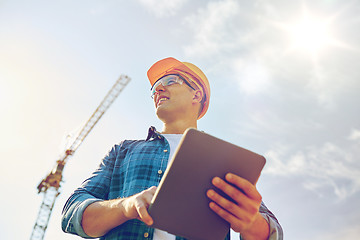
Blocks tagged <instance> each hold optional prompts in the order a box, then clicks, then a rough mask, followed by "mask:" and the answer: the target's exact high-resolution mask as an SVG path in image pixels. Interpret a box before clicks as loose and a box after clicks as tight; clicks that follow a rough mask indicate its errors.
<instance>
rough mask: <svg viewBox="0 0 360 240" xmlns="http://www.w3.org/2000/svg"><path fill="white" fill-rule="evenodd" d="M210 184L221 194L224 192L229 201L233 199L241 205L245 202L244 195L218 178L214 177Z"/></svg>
mask: <svg viewBox="0 0 360 240" xmlns="http://www.w3.org/2000/svg"><path fill="white" fill-rule="evenodd" d="M212 184H213V185H214V186H215V187H216V188H218V189H220V190H221V191H222V192H224V193H225V194H226V195H228V196H229V197H230V198H231V199H233V200H234V201H235V202H237V203H242V202H244V201H245V200H246V198H247V197H246V195H245V194H244V193H243V192H242V190H241V189H238V188H236V187H234V186H232V185H230V184H229V183H228V182H225V181H224V180H222V179H221V178H219V177H215V178H214V179H213V180H212Z"/></svg>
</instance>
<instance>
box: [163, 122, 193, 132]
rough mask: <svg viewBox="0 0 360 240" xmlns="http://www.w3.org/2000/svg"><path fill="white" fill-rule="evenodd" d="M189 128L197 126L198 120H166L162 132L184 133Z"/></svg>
mask: <svg viewBox="0 0 360 240" xmlns="http://www.w3.org/2000/svg"><path fill="white" fill-rule="evenodd" d="M188 128H197V121H196V120H195V121H184V120H178V121H175V122H171V123H166V122H164V127H163V130H162V132H161V133H163V134H183V133H184V132H185V130H186V129H188Z"/></svg>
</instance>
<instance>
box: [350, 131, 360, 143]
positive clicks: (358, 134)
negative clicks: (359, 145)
mask: <svg viewBox="0 0 360 240" xmlns="http://www.w3.org/2000/svg"><path fill="white" fill-rule="evenodd" d="M348 139H350V140H353V141H357V140H360V130H358V129H353V130H352V131H351V134H350V136H349V137H348Z"/></svg>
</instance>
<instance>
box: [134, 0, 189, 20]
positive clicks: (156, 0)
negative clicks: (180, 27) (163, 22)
mask: <svg viewBox="0 0 360 240" xmlns="http://www.w3.org/2000/svg"><path fill="white" fill-rule="evenodd" d="M187 1H188V0H171V1H169V0H139V2H140V3H141V4H142V5H143V6H144V7H146V8H147V9H148V11H149V12H150V13H152V14H154V15H155V16H156V17H159V18H162V17H169V16H174V15H175V14H176V13H177V12H178V11H179V10H180V8H181V7H182V6H183V5H184V3H186V2H187Z"/></svg>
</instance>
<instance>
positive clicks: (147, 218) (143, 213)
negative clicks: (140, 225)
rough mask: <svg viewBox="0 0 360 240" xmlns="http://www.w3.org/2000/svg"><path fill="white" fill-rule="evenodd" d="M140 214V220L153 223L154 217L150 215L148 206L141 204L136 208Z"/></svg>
mask: <svg viewBox="0 0 360 240" xmlns="http://www.w3.org/2000/svg"><path fill="white" fill-rule="evenodd" d="M136 210H137V212H138V215H139V217H140V220H141V221H143V222H144V223H146V224H147V225H152V224H153V219H152V218H151V216H150V215H149V213H148V211H147V208H146V207H145V206H144V205H140V206H138V207H137V208H136Z"/></svg>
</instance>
